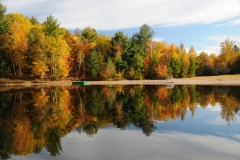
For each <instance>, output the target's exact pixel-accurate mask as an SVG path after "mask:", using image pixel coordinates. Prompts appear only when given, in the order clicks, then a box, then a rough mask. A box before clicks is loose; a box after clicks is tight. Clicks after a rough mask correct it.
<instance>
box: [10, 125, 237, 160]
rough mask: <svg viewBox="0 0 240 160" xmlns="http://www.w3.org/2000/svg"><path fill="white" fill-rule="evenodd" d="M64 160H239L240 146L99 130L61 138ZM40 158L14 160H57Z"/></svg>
mask: <svg viewBox="0 0 240 160" xmlns="http://www.w3.org/2000/svg"><path fill="white" fill-rule="evenodd" d="M62 148H63V153H62V154H61V156H59V157H58V159H59V160H62V159H74V160H75V159H79V158H80V159H115V160H123V159H131V160H146V159H148V160H159V159H164V160H173V159H178V160H193V159H218V160H226V159H231V160H238V159H239V157H240V152H239V148H240V143H239V142H238V141H234V140H231V139H228V138H224V137H217V136H213V135H196V134H191V133H181V132H161V133H158V132H156V133H155V132H154V133H153V134H152V135H151V136H150V137H145V136H144V135H143V134H142V133H141V132H140V131H136V130H124V131H119V130H118V129H110V130H108V129H107V130H99V132H98V134H96V135H94V136H93V137H87V136H86V135H84V134H80V135H79V134H78V133H77V132H72V133H70V134H68V135H67V136H66V137H65V138H62ZM47 155H49V153H46V151H44V152H43V153H41V154H32V155H29V156H26V157H22V156H17V157H15V156H14V157H13V159H15V158H16V159H24V160H28V159H41V158H44V159H54V157H50V156H47Z"/></svg>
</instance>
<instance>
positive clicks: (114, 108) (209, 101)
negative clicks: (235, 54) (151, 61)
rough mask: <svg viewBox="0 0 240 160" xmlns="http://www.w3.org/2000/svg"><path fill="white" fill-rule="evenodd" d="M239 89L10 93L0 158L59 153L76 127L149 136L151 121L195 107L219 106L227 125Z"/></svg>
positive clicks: (1, 103)
mask: <svg viewBox="0 0 240 160" xmlns="http://www.w3.org/2000/svg"><path fill="white" fill-rule="evenodd" d="M239 88H240V87H222V86H174V87H173V88H169V87H165V86H89V87H74V86H72V87H68V88H64V87H50V88H41V87H36V88H26V89H11V90H4V91H1V92H0V156H1V159H8V158H10V157H11V156H10V155H13V154H14V155H27V154H29V153H33V152H34V153H40V152H41V151H42V149H43V148H45V149H46V150H47V151H48V152H49V153H50V155H51V156H57V155H60V154H61V153H62V146H61V137H63V136H65V135H67V134H68V133H70V132H71V131H72V130H74V129H75V128H76V129H77V131H78V132H79V133H82V132H84V133H86V134H87V135H88V136H93V135H94V134H96V133H97V132H98V130H99V129H100V128H106V127H109V126H115V127H117V128H120V129H126V128H129V127H130V126H134V127H135V128H137V129H140V130H142V132H143V133H144V134H145V135H146V136H149V135H151V134H152V132H154V131H155V130H156V128H157V126H156V123H154V122H155V121H168V120H169V119H172V120H176V119H178V118H179V119H181V121H184V120H185V118H186V112H187V111H190V112H191V115H192V116H194V113H195V111H196V108H197V107H198V106H201V107H202V108H207V107H208V106H209V105H210V106H212V107H214V106H216V105H217V104H219V105H220V107H221V109H220V114H221V118H222V119H224V120H225V121H226V122H227V123H228V124H229V125H230V124H231V122H233V121H235V120H236V119H237V117H239V109H240V97H239V96H238V95H239V94H238V90H239Z"/></svg>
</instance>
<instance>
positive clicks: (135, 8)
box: [0, 0, 240, 54]
mask: <svg viewBox="0 0 240 160" xmlns="http://www.w3.org/2000/svg"><path fill="white" fill-rule="evenodd" d="M0 2H1V3H2V4H4V5H6V6H7V13H14V12H18V13H22V14H24V15H25V16H28V17H31V16H35V17H37V18H38V20H39V21H40V22H43V21H44V20H46V17H47V16H49V15H50V14H52V15H53V16H54V17H55V18H56V19H58V21H59V22H60V23H61V27H64V28H67V29H69V30H75V29H76V28H80V29H83V28H85V27H87V26H90V27H93V28H95V29H96V30H97V31H98V32H99V33H100V34H106V35H113V34H114V33H115V32H117V31H123V32H124V33H126V34H128V35H129V36H131V35H132V34H133V33H135V32H138V31H139V27H140V26H141V25H142V24H145V23H146V24H148V25H150V26H151V27H152V29H153V30H154V31H155V33H156V34H155V35H154V40H156V41H166V42H167V43H169V44H171V43H175V44H177V45H179V44H180V43H183V44H184V45H185V48H186V49H187V50H188V49H189V48H190V47H191V46H193V47H194V48H195V50H196V51H197V53H200V52H201V51H205V52H207V53H209V54H210V53H216V54H219V53H220V48H219V45H220V43H221V42H223V41H224V40H226V39H227V38H230V39H231V40H234V41H235V42H236V44H237V45H238V44H239V45H240V9H239V8H240V0H210V1H209V0H180V1H176V0H34V1H33V0H18V1H16V0H0Z"/></svg>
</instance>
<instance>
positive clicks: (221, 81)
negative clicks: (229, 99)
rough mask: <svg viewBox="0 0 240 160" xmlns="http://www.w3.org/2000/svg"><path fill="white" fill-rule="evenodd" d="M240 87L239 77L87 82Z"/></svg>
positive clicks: (57, 83) (64, 83) (59, 83)
mask: <svg viewBox="0 0 240 160" xmlns="http://www.w3.org/2000/svg"><path fill="white" fill-rule="evenodd" d="M188 84H189V85H240V75H223V76H205V77H193V78H174V79H170V80H120V81H89V85H188ZM4 85H24V86H36V85H41V86H71V85H72V81H49V82H44V83H32V82H28V81H27V82H24V83H22V84H4Z"/></svg>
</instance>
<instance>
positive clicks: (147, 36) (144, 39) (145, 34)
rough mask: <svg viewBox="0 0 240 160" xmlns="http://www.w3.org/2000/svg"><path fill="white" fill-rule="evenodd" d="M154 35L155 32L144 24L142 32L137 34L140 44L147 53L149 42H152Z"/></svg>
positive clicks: (141, 28)
mask: <svg viewBox="0 0 240 160" xmlns="http://www.w3.org/2000/svg"><path fill="white" fill-rule="evenodd" d="M154 34H155V32H154V31H153V30H152V28H151V27H150V26H149V25H147V24H143V25H142V26H141V27H140V31H139V32H138V33H136V34H135V36H136V37H137V40H138V44H139V45H140V46H141V47H142V48H143V50H144V52H146V49H147V48H148V46H149V42H151V41H152V37H153V36H154Z"/></svg>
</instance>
